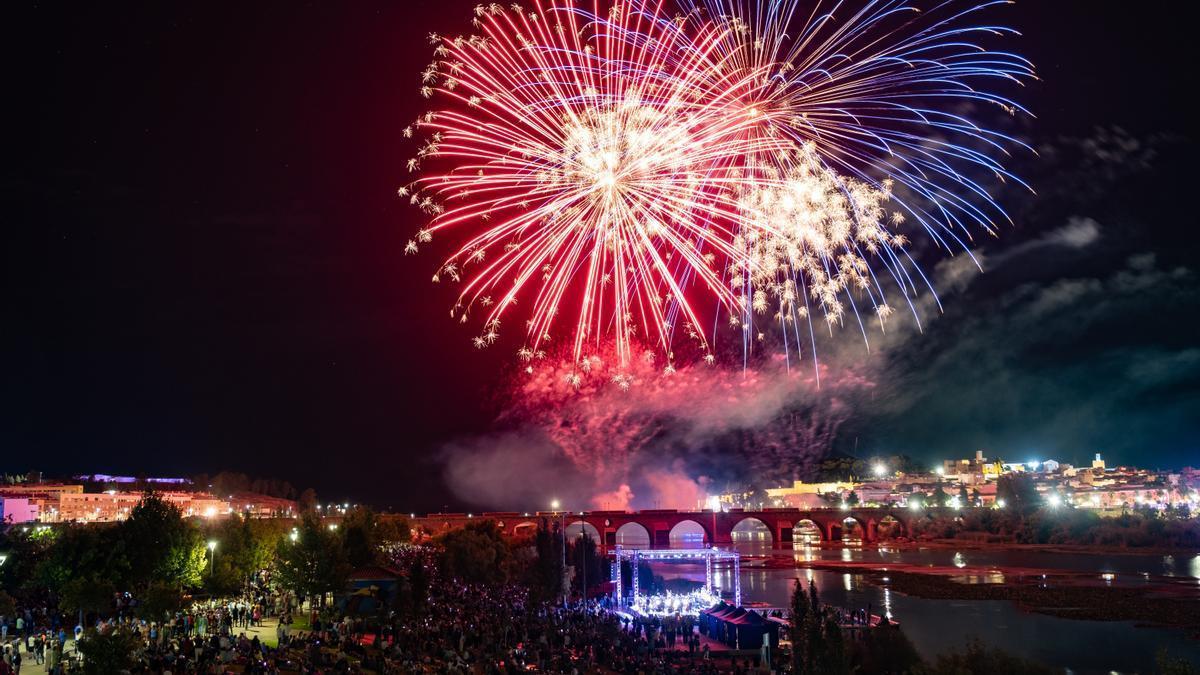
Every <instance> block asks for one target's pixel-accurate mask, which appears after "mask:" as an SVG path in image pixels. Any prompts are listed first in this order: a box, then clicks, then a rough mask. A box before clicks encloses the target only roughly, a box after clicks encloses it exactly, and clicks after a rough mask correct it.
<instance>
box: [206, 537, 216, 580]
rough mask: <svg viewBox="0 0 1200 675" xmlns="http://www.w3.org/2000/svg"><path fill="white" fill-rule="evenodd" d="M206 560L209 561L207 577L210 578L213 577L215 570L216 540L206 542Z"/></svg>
mask: <svg viewBox="0 0 1200 675" xmlns="http://www.w3.org/2000/svg"><path fill="white" fill-rule="evenodd" d="M208 559H209V567H208V576H210V577H211V576H212V575H213V572H215V571H216V569H217V540H216V539H209V540H208Z"/></svg>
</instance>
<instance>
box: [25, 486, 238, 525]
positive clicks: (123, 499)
mask: <svg viewBox="0 0 1200 675" xmlns="http://www.w3.org/2000/svg"><path fill="white" fill-rule="evenodd" d="M143 496H144V493H141V492H113V491H110V492H88V493H79V494H75V493H67V494H63V495H61V496H60V499H59V502H58V509H57V513H56V514H55V516H54V517H53V519H52V520H53V521H54V522H78V523H112V522H117V521H121V520H125V519H126V518H128V517H129V514H130V513H131V512H132V511H133V508H134V507H135V506H137V505H138V502H140V501H142V497H143ZM159 496H160V497H162V498H163V500H164V501H166V502H169V503H171V504H174V505H175V506H177V507H179V510H180V512H181V513H183V516H184V517H185V518H192V517H202V518H216V517H218V516H226V515H229V513H230V507H229V502H227V501H224V500H221V499H217V498H216V497H214V496H212V495H209V494H204V493H200V492H161V493H159ZM46 520H50V519H46Z"/></svg>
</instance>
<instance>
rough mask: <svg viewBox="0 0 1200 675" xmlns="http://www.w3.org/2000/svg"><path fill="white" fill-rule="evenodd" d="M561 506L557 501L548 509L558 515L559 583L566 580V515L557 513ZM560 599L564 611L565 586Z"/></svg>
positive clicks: (565, 599)
mask: <svg viewBox="0 0 1200 675" xmlns="http://www.w3.org/2000/svg"><path fill="white" fill-rule="evenodd" d="M561 506H562V504H561V503H560V502H559V501H558V500H557V499H555V500H553V501H551V502H550V508H551V509H553V510H554V512H555V513H557V514H558V518H559V520H558V522H559V526H558V533H559V536H561V537H562V569H561V570H560V571H559V575H558V578H559V583H562V582H563V581H566V578H567V514H566V513H565V512H563V511H559V507H561ZM562 599H563V600H562V603H563V609H566V608H567V588H566V584H563V589H562Z"/></svg>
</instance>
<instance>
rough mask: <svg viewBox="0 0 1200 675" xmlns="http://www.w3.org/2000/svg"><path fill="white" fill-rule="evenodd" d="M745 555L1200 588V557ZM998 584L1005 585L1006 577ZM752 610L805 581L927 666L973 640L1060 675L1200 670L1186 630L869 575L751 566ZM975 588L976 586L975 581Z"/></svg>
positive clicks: (754, 548)
mask: <svg viewBox="0 0 1200 675" xmlns="http://www.w3.org/2000/svg"><path fill="white" fill-rule="evenodd" d="M735 547H736V548H737V549H738V550H740V551H741V552H743V553H744V554H748V555H754V556H761V555H770V556H784V557H789V558H792V559H793V560H795V561H796V563H797V565H798V566H800V565H802V564H803V562H804V561H808V560H816V561H841V562H852V563H865V564H873V563H892V564H909V565H922V566H955V567H967V566H970V567H971V568H979V567H988V568H993V570H992V571H989V573H988V574H987V575H986V576H987V578H981V579H974V580H975V581H987V582H992V583H995V582H1003V575H1004V571H1005V570H1006V569H1007V570H1013V569H1018V568H1024V569H1046V570H1058V571H1063V572H1073V573H1084V574H1087V573H1094V574H1096V575H1097V577H1098V579H1099V578H1100V575H1112V576H1110V577H1107V578H1108V579H1111V580H1112V582H1114V583H1149V581H1148V580H1149V579H1151V578H1153V577H1174V578H1180V579H1194V580H1196V582H1197V583H1200V555H1188V556H1178V555H1176V556H1162V555H1116V554H1103V553H1094V554H1093V553H1059V552H1039V551H1013V550H999V549H993V550H976V549H971V550H967V549H964V550H959V551H956V550H953V549H945V548H904V549H898V548H891V549H889V548H886V547H874V546H867V547H854V546H845V547H843V546H834V547H826V548H797V549H794V550H791V549H789V550H781V549H772V548H771V547H770V545H769V543H764V542H757V541H741V542H738V543H737V544H736V545H735ZM654 571H655V573H656V574H659V575H662V576H664V577H667V578H675V577H686V578H689V579H693V580H696V581H699V582H701V583H703V580H704V570H703V567H700V566H696V565H690V566H689V565H680V564H672V563H655V564H654ZM997 575H998V576H997ZM741 577H742V598H743V601H744V602H748V603H750V602H757V603H766V604H767V605H770V606H774V607H787V606H788V602H789V598H790V595H791V591H792V586H793V584H794V583H795V580H796V578H797V577H800V578H802V579H805V580H806V581H807V580H812V581H814V582H815V583H816V585H817V590H818V592H819V593H820V596H821V599H822V601H824V602H827V603H830V604H832V605H837V606H841V607H847V608H865V607H867V606H868V605H870V606H871V608H872V612H874V613H876V614H878V613H880V610H882V611H883V612H886V613H888V614H890V615H891V617H892V618H893V619H895V620H896V621H899V622H900V624H901V627H902V628H903V630H904V632H905V634H906V635H907V636H908V637H909V639H910V640H912V642H913V644H914V645H915V646H916V648H917V650H918V651H919V652H920V653H921V654H922V656H924V657H926V658H933V657H936V656H937V655H938V654H941V653H944V652H947V651H951V650H955V649H960V648H961V647H963V646H964V645H966V644H967V642H968V641H969V640H971V639H979V640H980V641H982V642H983V643H984V644H986V645H989V646H994V647H999V648H1001V649H1004V650H1005V651H1008V652H1010V653H1013V654H1017V655H1019V656H1022V657H1024V658H1028V659H1033V660H1036V661H1038V662H1041V663H1044V664H1047V665H1051V666H1056V667H1061V668H1064V669H1067V671H1068V672H1072V673H1087V674H1090V673H1111V672H1118V673H1149V672H1152V671H1153V669H1154V662H1155V655H1156V653H1157V651H1158V650H1159V649H1161V648H1166V649H1167V651H1168V652H1169V653H1170V654H1171V655H1172V656H1175V657H1186V658H1188V659H1190V660H1191V661H1192V662H1193V663H1194V664H1197V665H1200V642H1197V641H1194V640H1191V639H1189V638H1188V637H1187V636H1186V635H1185V634H1184V633H1183V632H1182V631H1178V630H1171V629H1163V628H1147V627H1135V626H1134V625H1133V624H1131V623H1129V622H1111V621H1086V620H1074V619H1062V618H1057V617H1052V616H1046V615H1042V614H1036V613H1032V612H1025V611H1022V610H1020V609H1018V608H1017V606H1016V605H1014V604H1013V603H1011V602H1008V601H994V600H986V601H985V600H941V599H924V598H917V597H911V596H907V595H903V594H901V593H897V592H893V591H891V590H890V589H888V588H886V586H884V587H880V586H876V585H873V584H869V583H866V582H865V581H864V579H863V578H862V577H861V575H856V574H853V573H841V572H836V571H826V570H813V569H809V568H799V567H798V568H793V569H787V568H773V569H766V568H756V567H754V563H753V561H752V560H749V559H747V560H746V565H745V566H743V568H742V572H741ZM968 581H970V580H968ZM716 583H717V584H719V586H720V587H721V588H722V589H730V588H732V587H733V580H732V570H721V571H720V572H718V574H717V578H716Z"/></svg>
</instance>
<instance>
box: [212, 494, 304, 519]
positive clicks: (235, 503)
mask: <svg viewBox="0 0 1200 675" xmlns="http://www.w3.org/2000/svg"><path fill="white" fill-rule="evenodd" d="M229 506H230V508H231V509H233V512H234V513H240V514H242V515H244V516H246V517H247V518H294V517H295V516H296V514H298V513H300V507H299V506H298V505H297V504H296V502H294V501H292V500H290V499H283V498H281V497H268V496H267V495H260V494H256V493H253V492H241V493H238V494H236V495H232V496H231V497H230V499H229Z"/></svg>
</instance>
